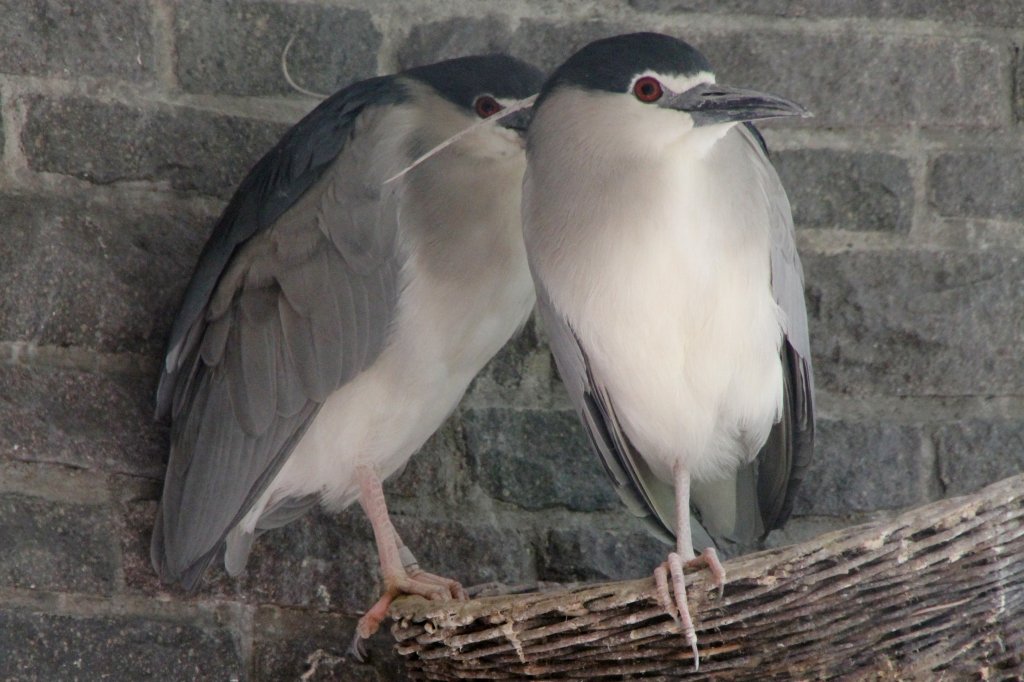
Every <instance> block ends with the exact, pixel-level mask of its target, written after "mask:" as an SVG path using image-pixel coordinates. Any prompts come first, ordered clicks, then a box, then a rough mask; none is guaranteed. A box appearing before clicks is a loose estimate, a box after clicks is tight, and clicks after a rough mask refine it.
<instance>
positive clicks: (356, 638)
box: [345, 626, 366, 663]
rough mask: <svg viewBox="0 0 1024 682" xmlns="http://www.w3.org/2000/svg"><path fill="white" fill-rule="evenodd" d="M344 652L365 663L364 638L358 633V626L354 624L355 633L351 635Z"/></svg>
mask: <svg viewBox="0 0 1024 682" xmlns="http://www.w3.org/2000/svg"><path fill="white" fill-rule="evenodd" d="M345 654H346V655H348V656H349V657H351V658H352V659H354V660H355V661H356V662H358V663H366V638H365V637H363V636H362V635H360V634H359V626H356V634H354V635H353V636H352V641H351V642H350V643H349V645H348V649H346V650H345Z"/></svg>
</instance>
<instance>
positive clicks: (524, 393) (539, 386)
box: [463, 316, 557, 407]
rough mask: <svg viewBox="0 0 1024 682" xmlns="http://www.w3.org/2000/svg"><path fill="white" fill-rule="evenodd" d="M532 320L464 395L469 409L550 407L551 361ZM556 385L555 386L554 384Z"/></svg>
mask: <svg viewBox="0 0 1024 682" xmlns="http://www.w3.org/2000/svg"><path fill="white" fill-rule="evenodd" d="M539 331H540V330H539V328H538V325H537V322H536V317H535V316H534V317H531V318H530V319H529V321H527V323H526V326H525V327H523V330H522V331H521V332H519V333H518V334H517V335H515V336H513V337H512V339H510V340H509V342H508V343H506V344H505V347H504V348H502V349H501V350H500V351H499V352H498V353H497V355H495V356H494V357H493V358H492V359H491V361H490V362H488V363H487V364H486V365H485V366H484V368H483V369H482V370H480V373H479V374H477V375H476V378H475V379H473V383H471V384H470V385H469V389H468V390H467V391H466V399H465V401H464V402H463V405H466V406H469V407H551V406H553V404H555V400H556V399H555V396H554V395H553V394H552V382H553V381H554V378H555V367H554V360H553V359H552V357H551V351H549V350H548V347H547V344H546V342H545V341H544V340H543V339H542V338H541V337H540V333H539ZM555 383H557V382H555Z"/></svg>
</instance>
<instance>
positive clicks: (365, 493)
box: [356, 465, 465, 638]
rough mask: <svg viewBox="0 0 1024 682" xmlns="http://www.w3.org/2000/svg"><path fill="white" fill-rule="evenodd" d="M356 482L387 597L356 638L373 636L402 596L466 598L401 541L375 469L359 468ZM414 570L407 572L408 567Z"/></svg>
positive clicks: (366, 616) (458, 587)
mask: <svg viewBox="0 0 1024 682" xmlns="http://www.w3.org/2000/svg"><path fill="white" fill-rule="evenodd" d="M356 481H357V482H358V484H359V504H360V505H361V506H362V507H363V511H364V512H365V513H366V516H367V518H369V519H370V525H371V526H372V527H373V537H374V540H375V541H376V543H377V553H378V555H379V557H380V570H381V576H382V577H383V580H384V594H383V595H381V598H380V599H379V600H377V603H375V604H374V605H373V606H372V607H371V608H370V610H368V611H367V612H366V613H365V614H363V617H362V618H360V619H359V623H358V625H357V626H356V636H357V637H361V638H367V637H370V636H371V635H372V634H373V633H375V632H376V631H377V629H378V628H380V624H381V622H383V620H384V618H385V617H386V616H387V611H388V607H389V606H390V605H391V602H392V601H393V600H394V599H395V597H397V596H398V595H400V594H416V595H419V596H421V597H426V598H427V599H450V598H459V597H460V596H463V597H464V595H465V591H464V590H463V589H462V586H461V585H459V583H457V582H455V581H454V580H449V579H447V578H441V577H440V576H435V575H432V574H429V573H426V572H424V571H421V570H420V569H419V566H418V565H417V564H416V559H415V558H414V557H413V556H412V553H411V552H409V550H408V548H406V547H405V544H404V543H402V542H401V539H400V538H399V537H398V533H397V532H395V527H394V526H393V525H392V524H391V517H390V516H388V507H387V503H386V502H385V500H384V489H383V488H382V487H381V483H380V479H379V478H377V475H376V474H375V473H374V472H373V470H372V469H371V468H370V467H368V466H364V465H360V466H358V467H356ZM407 563H408V564H409V565H410V567H414V570H412V571H407V570H406V564H407Z"/></svg>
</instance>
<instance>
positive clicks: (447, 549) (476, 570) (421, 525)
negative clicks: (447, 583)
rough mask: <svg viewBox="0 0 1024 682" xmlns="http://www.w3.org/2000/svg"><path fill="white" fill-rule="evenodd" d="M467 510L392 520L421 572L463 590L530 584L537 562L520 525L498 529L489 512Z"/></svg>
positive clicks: (394, 517) (397, 516)
mask: <svg viewBox="0 0 1024 682" xmlns="http://www.w3.org/2000/svg"><path fill="white" fill-rule="evenodd" d="M471 509H472V507H464V508H463V509H461V510H460V509H453V510H451V511H450V512H449V511H447V510H438V511H437V512H436V513H433V514H430V513H420V514H419V515H417V516H400V515H397V514H395V515H393V516H392V521H393V522H394V524H395V529H396V530H397V531H398V534H399V535H401V537H402V539H403V540H404V541H405V543H406V544H407V545H408V546H409V549H410V550H412V552H413V554H414V555H415V556H416V558H417V560H419V564H420V566H421V567H422V568H423V569H424V570H426V571H429V572H431V573H437V574H439V575H444V576H447V577H449V578H454V579H456V580H458V581H460V582H461V583H462V584H463V585H467V586H469V585H478V584H481V583H489V582H495V581H497V582H503V583H510V584H515V583H523V582H528V581H531V580H534V579H535V575H536V574H535V570H536V569H535V563H536V560H535V556H534V551H533V547H532V546H531V544H530V542H529V540H528V538H527V537H526V531H524V529H523V528H521V527H520V526H519V524H515V525H511V524H510V525H505V524H502V525H499V524H498V523H496V522H495V520H494V518H493V517H491V518H488V516H490V515H489V514H481V513H479V512H477V514H475V515H474V514H472V513H468V512H470V510H471ZM457 514H461V515H460V516H457ZM377 573H378V571H375V572H374V575H377Z"/></svg>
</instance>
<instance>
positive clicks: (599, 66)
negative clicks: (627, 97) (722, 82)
mask: <svg viewBox="0 0 1024 682" xmlns="http://www.w3.org/2000/svg"><path fill="white" fill-rule="evenodd" d="M644 71H654V72H656V73H663V74H678V75H681V76H683V75H691V74H696V73H699V72H701V71H708V72H710V71H711V63H710V62H708V60H707V58H706V57H705V56H704V55H702V54H701V53H700V52H699V51H698V50H697V49H696V48H694V47H693V46H691V45H690V44H688V43H685V42H683V41H682V40H679V39H677V38H673V37H671V36H666V35H662V34H660V33H629V34H626V35H620V36H614V37H612V38H605V39H603V40H596V41H594V42H592V43H590V44H589V45H587V46H586V47H584V48H583V49H581V50H580V51H578V52H577V53H576V54H574V55H573V56H571V57H569V59H568V60H566V62H565V63H564V64H562V65H561V66H560V67H558V68H557V69H556V70H555V72H554V73H552V74H551V77H550V78H548V80H547V82H546V83H545V84H544V87H543V88H541V99H543V97H544V96H545V95H546V94H547V93H549V92H550V91H552V90H554V89H556V88H558V87H562V86H575V87H579V88H583V89H586V90H603V91H606V92H626V89H627V88H629V85H630V83H631V82H632V80H633V78H635V77H636V76H637V75H639V74H641V73H643V72H644ZM538 104H540V102H539V101H538Z"/></svg>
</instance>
